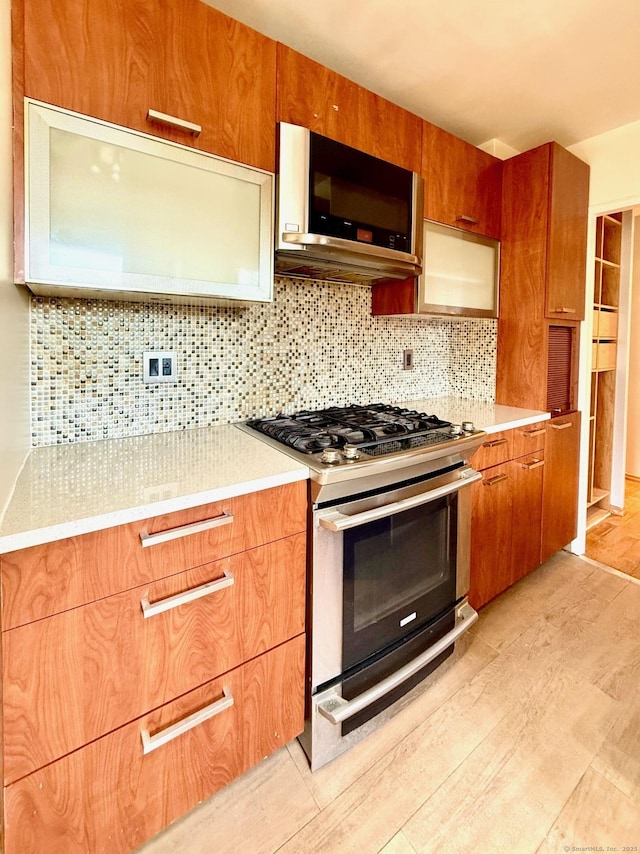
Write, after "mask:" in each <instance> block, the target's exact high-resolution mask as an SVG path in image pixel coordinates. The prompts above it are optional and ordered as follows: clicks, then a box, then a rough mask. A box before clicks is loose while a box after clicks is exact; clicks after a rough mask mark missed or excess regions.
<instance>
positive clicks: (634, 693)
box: [139, 552, 640, 854]
mask: <svg viewBox="0 0 640 854" xmlns="http://www.w3.org/2000/svg"><path fill="white" fill-rule="evenodd" d="M639 625H640V582H638V581H637V580H636V579H634V578H628V579H625V578H622V577H621V576H619V575H616V574H613V573H609V572H607V571H605V570H604V569H602V568H600V567H598V566H595V565H594V564H591V563H589V562H587V561H584V560H582V559H581V558H578V557H575V556H573V555H570V554H568V553H565V552H560V553H559V554H557V555H555V556H554V557H553V558H551V559H550V560H549V561H547V562H546V563H545V564H544V565H543V566H542V567H540V568H539V569H538V570H536V571H535V572H534V573H532V574H531V575H529V576H527V577H526V578H524V579H523V580H522V581H520V582H519V583H518V584H516V585H515V586H514V587H513V588H511V589H510V590H508V591H507V592H506V593H504V594H503V595H502V596H500V597H499V598H498V599H496V600H495V601H494V602H492V603H491V604H489V605H488V606H487V607H486V608H484V609H483V611H482V612H481V615H480V619H479V620H478V622H477V623H476V625H475V626H473V628H472V629H471V631H470V632H469V633H468V634H467V635H466V636H465V637H464V638H463V640H462V641H461V642H459V644H458V645H457V648H456V651H455V653H454V655H453V656H452V657H451V658H450V659H448V660H447V662H446V663H445V664H444V665H443V666H442V667H441V668H439V670H438V671H436V672H435V673H434V674H432V675H431V676H430V677H429V678H428V679H427V680H426V682H425V683H423V685H424V686H425V689H424V691H422V692H420V694H419V696H418V698H417V699H416V700H415V701H414V702H413V703H411V704H410V705H409V706H407V707H406V708H405V709H404V710H403V711H402V712H400V713H399V714H398V715H396V716H395V717H394V718H393V719H392V720H390V721H389V722H388V723H387V724H385V725H384V727H382V729H380V730H378V731H377V732H376V733H374V734H373V735H372V736H371V737H370V738H369V739H367V740H366V741H364V742H363V743H362V744H360V745H358V746H357V747H355V748H354V749H353V750H351V751H350V752H349V753H347V754H345V755H344V756H342V757H340V758H339V759H337V760H335V761H334V762H332V763H330V764H329V765H327V766H325V767H324V768H322V769H320V770H319V771H317V772H316V773H315V774H311V772H310V770H309V767H308V764H307V762H306V759H305V757H304V754H303V753H302V750H301V748H300V747H299V745H298V743H297V742H292V743H291V744H289V745H288V746H287V747H286V748H284V749H283V750H281V751H279V752H278V753H277V754H275V755H274V756H272V757H270V758H269V759H267V760H265V761H264V762H262V763H261V764H260V765H258V766H257V767H256V768H254V769H252V770H251V771H250V772H248V773H247V774H246V775H244V776H243V777H242V778H240V779H239V780H236V781H235V782H233V783H232V784H231V785H229V786H228V787H226V788H225V789H223V790H222V791H221V792H219V793H218V794H217V795H215V796H214V797H213V798H211V799H210V800H209V801H206V802H205V803H203V804H201V805H200V806H199V807H197V808H196V809H195V810H193V811H192V812H191V813H190V814H189V815H188V816H186V817H184V818H183V819H181V820H179V821H178V822H176V823H175V824H174V825H172V826H171V827H170V828H168V829H167V830H165V831H163V832H162V833H161V834H159V835H158V836H157V837H155V838H154V839H153V840H151V841H150V842H148V843H147V844H146V845H144V846H142V848H140V849H139V852H140V854H178V852H179V854H211V852H216V854H222V853H223V852H233V854H271V852H282V854H303V852H312V851H313V852H340V854H342V853H343V852H357V854H370V852H372V853H373V852H375V853H376V854H377V852H383V854H415V852H427V853H428V854H431V852H441V851H442V852H444V851H447V852H454V854H458V852H471V851H474V852H479V854H485V852H488V854H493V852H503V851H504V852H510V854H514V852H515V854H520V852H523V854H526V852H532V854H533V852H544V854H556V852H564V851H569V850H578V848H582V850H585V849H586V847H587V846H602V848H601V849H599V848H593V849H592V850H603V851H606V850H608V849H607V846H609V850H613V849H616V848H617V850H618V851H622V850H623V847H624V846H627V848H626V850H627V851H639V850H640V631H639V630H638V626H639Z"/></svg>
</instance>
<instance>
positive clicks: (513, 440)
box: [469, 422, 548, 608]
mask: <svg viewBox="0 0 640 854" xmlns="http://www.w3.org/2000/svg"><path fill="white" fill-rule="evenodd" d="M547 423H548V422H540V423H538V424H533V425H527V426H525V427H519V428H515V429H513V430H505V431H503V432H501V433H494V434H490V435H489V436H488V437H487V439H486V441H485V442H484V444H483V445H482V446H481V447H480V448H479V449H478V451H476V453H475V454H474V455H473V457H472V458H471V460H470V462H471V464H472V465H473V467H474V468H475V469H477V470H479V471H482V480H481V481H478V482H477V483H474V484H473V487H472V489H473V493H472V514H471V542H472V549H471V589H470V591H469V601H470V602H471V604H472V605H473V607H474V608H481V607H482V606H483V605H486V604H487V602H489V601H491V599H494V598H495V597H496V596H498V595H499V594H500V593H502V592H504V591H505V590H506V589H507V588H509V587H510V586H511V585H512V584H514V583H515V582H516V581H518V580H519V579H520V578H522V577H523V576H524V575H526V574H527V573H529V572H531V571H532V570H533V569H535V568H536V567H537V566H539V565H540V563H541V557H540V543H541V519H542V498H543V480H544V470H545V436H546V424H547Z"/></svg>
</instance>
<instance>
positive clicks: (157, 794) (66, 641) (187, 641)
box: [0, 482, 306, 854]
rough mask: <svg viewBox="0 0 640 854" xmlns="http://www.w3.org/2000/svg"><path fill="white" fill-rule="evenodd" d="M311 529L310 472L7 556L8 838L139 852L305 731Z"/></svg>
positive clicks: (12, 844)
mask: <svg viewBox="0 0 640 854" xmlns="http://www.w3.org/2000/svg"><path fill="white" fill-rule="evenodd" d="M210 523H212V525H213V526H212V527H211V526H210ZM305 530H306V488H305V484H304V482H300V483H294V484H289V485H286V486H281V487H275V488H273V489H269V490H266V491H263V492H258V493H252V494H249V495H244V496H239V497H237V498H233V499H229V500H228V501H221V502H216V503H215V504H209V505H206V506H205V507H204V508H194V509H192V510H182V511H178V512H175V513H170V514H166V515H164V516H159V517H155V518H152V519H147V520H143V521H141V522H135V523H130V524H128V525H123V526H120V527H117V528H112V529H109V530H106V531H102V532H97V533H96V534H84V535H80V536H76V537H71V538H70V539H68V540H63V541H61V542H59V543H51V544H49V545H46V546H34V547H33V548H27V549H23V550H20V551H17V552H12V553H9V554H6V555H2V556H1V557H0V568H1V570H2V581H3V603H2V605H3V611H2V618H3V625H2V629H3V631H2V666H3V700H2V729H3V747H4V784H5V790H4V804H5V829H6V838H5V849H4V851H5V854H23V852H25V851H41V850H49V851H65V852H67V851H69V852H71V851H78V852H80V851H82V852H84V851H102V850H105V851H106V850H109V851H110V852H127V851H130V850H132V849H133V848H135V847H137V846H138V845H139V844H141V843H142V842H143V841H144V840H145V839H147V838H148V837H149V836H151V835H153V834H154V833H156V832H158V831H159V830H161V829H162V828H163V827H164V826H166V824H168V823H169V822H170V821H173V820H174V819H175V818H177V817H178V816H179V815H180V814H182V813H183V812H185V811H186V810H188V809H190V808H191V807H192V806H194V805H195V804H196V803H198V802H199V801H201V800H202V799H203V798H206V797H208V796H209V795H211V794H212V793H213V792H214V791H216V790H217V789H219V788H220V787H221V786H223V785H225V784H226V783H227V782H229V781H230V780H232V779H233V778H234V777H236V776H238V774H241V773H243V772H244V771H245V770H247V769H248V768H249V767H251V766H252V765H254V764H255V763H256V762H258V761H260V759H262V758H264V757H265V756H267V755H269V754H270V753H271V752H273V751H274V750H276V749H277V748H278V747H281V746H282V745H284V744H285V743H286V742H287V741H290V740H291V739H292V738H294V737H295V736H297V735H299V733H300V732H301V731H302V729H303V727H304V668H305V664H304V654H305V601H306V600H305V595H306V593H305V591H306V533H305ZM79 579H80V581H79ZM30 600H31V602H30ZM34 603H35V604H34Z"/></svg>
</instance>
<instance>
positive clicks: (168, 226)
mask: <svg viewBox="0 0 640 854" xmlns="http://www.w3.org/2000/svg"><path fill="white" fill-rule="evenodd" d="M26 116H27V119H26V121H27V127H26V136H25V139H26V151H27V153H28V159H27V168H26V219H27V222H26V237H27V239H26V256H27V257H26V259H25V262H26V272H25V279H26V282H27V284H28V285H29V287H30V288H31V289H32V290H33V291H35V292H36V293H45V294H50V293H58V294H65V295H68V296H85V297H86V296H92V295H94V296H100V297H103V298H108V299H124V298H132V299H144V300H147V299H154V298H155V299H160V300H162V301H168V302H174V301H175V302H204V301H209V299H212V298H217V299H221V300H223V301H226V300H241V301H269V300H270V299H271V297H272V288H273V231H272V213H273V175H272V174H271V173H269V172H264V171H261V170H258V169H254V168H251V167H248V166H244V165H241V164H238V163H234V162H232V161H229V160H224V159H222V158H219V157H215V156H213V155H209V154H205V153H202V152H199V151H195V150H193V149H190V148H187V147H185V146H181V145H177V144H175V143H171V142H166V141H164V140H159V139H157V138H154V137H150V136H146V135H145V134H141V133H138V132H135V131H130V130H127V129H125V128H120V127H115V126H113V125H109V124H106V123H105V122H101V121H98V120H94V119H90V118H87V117H85V116H80V115H78V114H75V113H70V112H68V111H65V110H61V109H58V108H54V107H49V106H47V105H43V104H39V103H37V102H27V110H26Z"/></svg>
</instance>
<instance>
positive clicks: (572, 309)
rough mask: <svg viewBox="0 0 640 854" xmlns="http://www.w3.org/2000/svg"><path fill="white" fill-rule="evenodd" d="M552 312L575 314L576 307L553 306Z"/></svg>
mask: <svg viewBox="0 0 640 854" xmlns="http://www.w3.org/2000/svg"><path fill="white" fill-rule="evenodd" d="M553 312H554V314H575V313H576V309H575V308H564V307H560V308H554V309H553Z"/></svg>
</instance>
